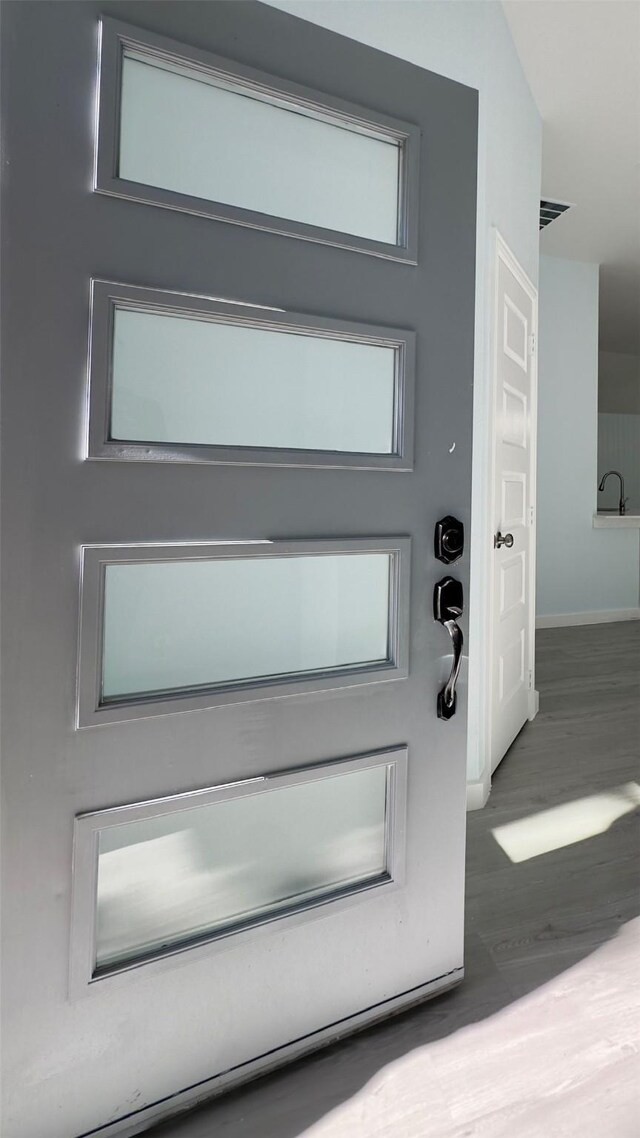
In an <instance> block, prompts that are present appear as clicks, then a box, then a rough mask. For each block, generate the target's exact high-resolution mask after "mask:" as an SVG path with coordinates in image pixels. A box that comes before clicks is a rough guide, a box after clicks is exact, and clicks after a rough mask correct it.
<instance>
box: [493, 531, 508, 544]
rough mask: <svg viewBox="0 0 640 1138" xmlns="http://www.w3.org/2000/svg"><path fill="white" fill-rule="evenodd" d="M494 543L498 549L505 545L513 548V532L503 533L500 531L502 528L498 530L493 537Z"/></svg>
mask: <svg viewBox="0 0 640 1138" xmlns="http://www.w3.org/2000/svg"><path fill="white" fill-rule="evenodd" d="M493 544H494V546H495V548H496V549H500V548H501V546H503V545H506V547H507V549H511V546H512V545H513V534H512V533H505V534H504V535H503V534H501V533H500V530H498V532H497V534H496V536H495V537H494V539H493Z"/></svg>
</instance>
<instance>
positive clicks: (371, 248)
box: [94, 17, 420, 264]
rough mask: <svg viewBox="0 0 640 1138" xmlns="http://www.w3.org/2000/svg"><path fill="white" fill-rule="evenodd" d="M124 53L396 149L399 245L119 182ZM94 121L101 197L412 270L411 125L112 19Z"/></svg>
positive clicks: (415, 163)
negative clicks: (369, 256) (348, 252)
mask: <svg viewBox="0 0 640 1138" xmlns="http://www.w3.org/2000/svg"><path fill="white" fill-rule="evenodd" d="M125 51H132V52H135V53H137V54H140V55H141V56H142V57H143V58H145V57H146V59H147V60H148V62H155V63H156V64H157V65H162V64H163V63H164V64H165V65H166V66H167V68H169V69H171V70H173V71H175V70H179V69H180V67H182V68H184V69H186V70H187V71H188V72H189V73H191V74H193V73H200V75H202V78H203V81H204V82H207V81H208V82H210V83H213V84H215V85H217V86H222V87H226V88H229V87H231V88H233V86H237V87H239V88H242V89H244V91H245V93H250V92H254V93H255V97H256V98H261V99H262V100H265V101H270V102H273V103H276V104H277V105H279V106H281V107H286V108H288V109H290V110H293V111H295V112H296V113H297V114H300V113H305V112H306V114H307V115H308V116H309V117H314V118H318V119H321V120H322V121H325V122H327V121H328V122H332V123H334V124H335V125H336V126H341V127H342V128H343V129H347V130H351V131H353V132H355V133H359V134H364V135H368V136H370V137H374V138H378V139H381V140H384V141H386V142H391V143H394V144H395V145H397V147H398V149H399V170H398V199H397V240H396V243H395V244H391V243H388V242H383V241H376V240H371V239H368V238H366V237H361V236H357V235H354V234H349V233H344V232H340V231H337V230H331V229H324V228H322V227H320V226H317V225H311V224H305V223H302V222H299V221H295V220H290V219H287V218H283V217H274V216H271V215H269V214H267V213H260V212H256V211H254V210H250V209H243V208H241V207H239V206H233V205H228V204H226V203H223V202H216V201H210V200H207V199H205V198H199V197H195V196H192V195H189V194H186V193H179V192H177V191H173V190H169V189H163V188H162V187H158V186H152V185H146V184H144V183H142V182H135V181H130V180H128V179H126V178H121V177H119V174H118V159H119V154H118V151H119V136H120V113H121V84H122V62H123V56H124V53H125ZM97 117H98V122H97V132H96V154H95V166H94V189H95V190H97V191H98V192H99V193H103V194H111V195H114V196H116V197H122V198H127V199H129V200H130V201H140V202H145V203H146V204H147V205H156V206H161V207H164V208H165V209H175V210H181V211H183V212H186V213H194V214H198V215H200V216H204V217H211V218H214V219H216V220H217V221H226V222H231V223H232V224H234V225H246V226H248V227H250V228H252V229H264V230H267V231H269V232H271V233H280V234H283V235H285V236H287V237H297V238H299V239H302V240H304V241H317V242H320V243H321V244H325V245H334V246H340V247H343V248H347V249H351V250H353V251H355V252H361V253H369V254H372V255H373V256H376V257H385V258H388V259H390V260H394V261H402V262H405V263H407V264H417V257H418V210H419V193H420V187H419V165H420V154H419V150H420V130H419V128H418V127H417V126H415V125H413V124H412V123H407V122H402V121H400V120H399V119H395V118H391V117H390V116H388V115H383V114H381V113H379V112H377V111H376V112H374V111H370V110H367V109H365V108H364V107H359V106H356V105H354V104H352V103H348V102H346V101H345V100H343V99H338V98H336V97H335V96H333V95H328V94H325V93H324V92H320V91H315V90H313V89H312V88H309V87H303V86H301V85H300V84H298V83H291V82H289V81H288V80H284V79H279V78H277V77H276V76H273V75H269V74H267V73H266V72H263V71H257V70H255V69H254V68H251V67H247V66H246V65H244V64H240V63H236V62H234V61H232V60H229V59H225V58H223V57H222V56H219V55H215V54H214V53H213V52H209V51H204V50H202V49H201V48H197V47H192V46H189V45H188V44H185V43H182V42H179V41H178V40H174V39H169V38H167V37H166V36H162V35H157V34H156V33H154V32H148V31H144V30H142V29H141V28H136V27H132V26H131V25H129V24H126V23H122V22H121V21H119V20H113V19H111V18H110V17H102V19H101V21H100V46H99V96H98V116H97Z"/></svg>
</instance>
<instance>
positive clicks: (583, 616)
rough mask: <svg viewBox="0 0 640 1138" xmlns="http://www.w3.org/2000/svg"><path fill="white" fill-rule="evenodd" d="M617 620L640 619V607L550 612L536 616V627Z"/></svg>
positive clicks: (603, 622)
mask: <svg viewBox="0 0 640 1138" xmlns="http://www.w3.org/2000/svg"><path fill="white" fill-rule="evenodd" d="M617 620H640V608H636V609H605V610H604V611H601V612H563V613H552V614H551V615H550V616H537V617H536V628H566V627H567V626H568V625H571V624H611V623H612V622H613V621H617Z"/></svg>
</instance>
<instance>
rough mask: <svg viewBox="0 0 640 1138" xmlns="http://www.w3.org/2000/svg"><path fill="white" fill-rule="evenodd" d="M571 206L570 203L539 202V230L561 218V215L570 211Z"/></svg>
mask: <svg viewBox="0 0 640 1138" xmlns="http://www.w3.org/2000/svg"><path fill="white" fill-rule="evenodd" d="M571 204H572V203H571V202H550V201H541V202H540V229H544V228H545V226H547V225H551V222H552V221H555V219H556V217H562V214H563V213H566V212H567V210H568V209H571Z"/></svg>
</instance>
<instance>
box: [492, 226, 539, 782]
mask: <svg viewBox="0 0 640 1138" xmlns="http://www.w3.org/2000/svg"><path fill="white" fill-rule="evenodd" d="M494 273H495V277H494V285H495V293H494V347H493V427H492V472H491V494H492V501H491V513H490V517H491V519H492V524H493V531H492V534H491V535H488V538H489V540H490V542H491V553H490V556H491V557H492V571H491V575H490V582H491V584H490V592H491V596H490V607H491V611H490V621H489V644H488V666H489V669H490V676H491V685H490V707H489V754H490V759H491V772H492V773H493V771H494V770H495V769H496V767H497V766H498V764H499V763H500V761H501V760H502V758H503V757H504V755H505V753H506V751H507V750H508V748H509V747H510V746H511V744H512V742H513V740H514V739H515V737H516V735H517V734H518V732H519V731H520V730H521V729H522V727H523V725H524V724H525V722H526V721H527V720H528V719H533V717H534V716H535V714H536V712H537V692H536V691H535V687H534V681H535V670H534V646H535V633H534V628H535V505H534V504H535V443H536V389H537V376H536V351H535V338H536V329H537V293H536V290H535V288H534V286H533V285H532V284H531V281H530V280H529V279H528V277H527V276H526V274H525V273H524V271H523V269H522V268H521V266H520V265H519V264H518V262H517V261H516V259H515V257H514V256H513V254H512V253H511V251H510V249H509V248H508V246H507V245H506V244H505V242H504V241H503V239H502V238H501V237H500V235H499V234H498V233H497V232H496V243H495V260H494ZM498 533H500V534H502V535H503V536H504V537H506V538H507V544H503V545H501V546H500V547H499V548H498V547H496V546H495V539H496V536H497V535H498ZM508 535H511V536H512V538H513V544H512V545H511V544H510V543H509V536H508Z"/></svg>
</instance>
